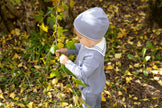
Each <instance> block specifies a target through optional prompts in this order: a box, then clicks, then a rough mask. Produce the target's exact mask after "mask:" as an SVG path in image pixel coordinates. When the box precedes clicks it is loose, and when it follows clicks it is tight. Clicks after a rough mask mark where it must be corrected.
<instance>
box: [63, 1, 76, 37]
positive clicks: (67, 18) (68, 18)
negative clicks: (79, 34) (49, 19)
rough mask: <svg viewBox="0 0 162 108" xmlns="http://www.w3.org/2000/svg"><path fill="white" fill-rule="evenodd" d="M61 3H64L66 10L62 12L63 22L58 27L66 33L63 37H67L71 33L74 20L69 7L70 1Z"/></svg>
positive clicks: (71, 9)
mask: <svg viewBox="0 0 162 108" xmlns="http://www.w3.org/2000/svg"><path fill="white" fill-rule="evenodd" d="M63 3H65V4H66V5H67V6H68V9H67V10H65V11H64V12H63V16H64V18H63V20H62V21H61V22H60V25H61V26H63V27H64V28H65V29H67V30H68V31H67V32H65V33H64V34H65V35H69V34H71V33H72V32H73V29H72V28H73V20H74V18H75V16H74V12H73V8H72V7H70V0H63Z"/></svg>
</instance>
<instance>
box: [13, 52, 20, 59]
mask: <svg viewBox="0 0 162 108" xmlns="http://www.w3.org/2000/svg"><path fill="white" fill-rule="evenodd" d="M17 58H20V56H19V55H18V54H17V53H15V54H14V56H13V57H12V60H14V59H17Z"/></svg>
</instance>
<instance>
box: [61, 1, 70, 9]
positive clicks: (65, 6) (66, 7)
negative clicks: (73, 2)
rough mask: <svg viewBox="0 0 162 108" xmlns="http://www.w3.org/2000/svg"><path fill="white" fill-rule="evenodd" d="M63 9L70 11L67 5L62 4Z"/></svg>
mask: <svg viewBox="0 0 162 108" xmlns="http://www.w3.org/2000/svg"><path fill="white" fill-rule="evenodd" d="M62 8H63V9H64V10H66V9H68V8H69V7H68V6H67V5H66V4H65V3H63V2H62Z"/></svg>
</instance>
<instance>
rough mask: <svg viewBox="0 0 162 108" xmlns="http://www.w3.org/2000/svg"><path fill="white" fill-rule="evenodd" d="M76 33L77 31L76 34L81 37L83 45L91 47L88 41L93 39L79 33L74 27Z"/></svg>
mask: <svg viewBox="0 0 162 108" xmlns="http://www.w3.org/2000/svg"><path fill="white" fill-rule="evenodd" d="M74 33H75V34H76V36H77V37H78V39H79V41H80V43H81V44H83V45H85V46H87V47H89V44H88V43H89V42H90V41H91V40H89V39H88V38H86V37H84V36H82V35H81V34H79V33H78V32H77V31H76V30H75V29H74Z"/></svg>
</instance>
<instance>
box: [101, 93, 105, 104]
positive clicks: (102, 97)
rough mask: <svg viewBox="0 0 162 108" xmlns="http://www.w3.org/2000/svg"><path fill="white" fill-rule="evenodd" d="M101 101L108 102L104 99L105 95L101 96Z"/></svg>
mask: <svg viewBox="0 0 162 108" xmlns="http://www.w3.org/2000/svg"><path fill="white" fill-rule="evenodd" d="M101 99H102V101H103V102H106V98H105V97H104V95H103V93H102V94H101Z"/></svg>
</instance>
